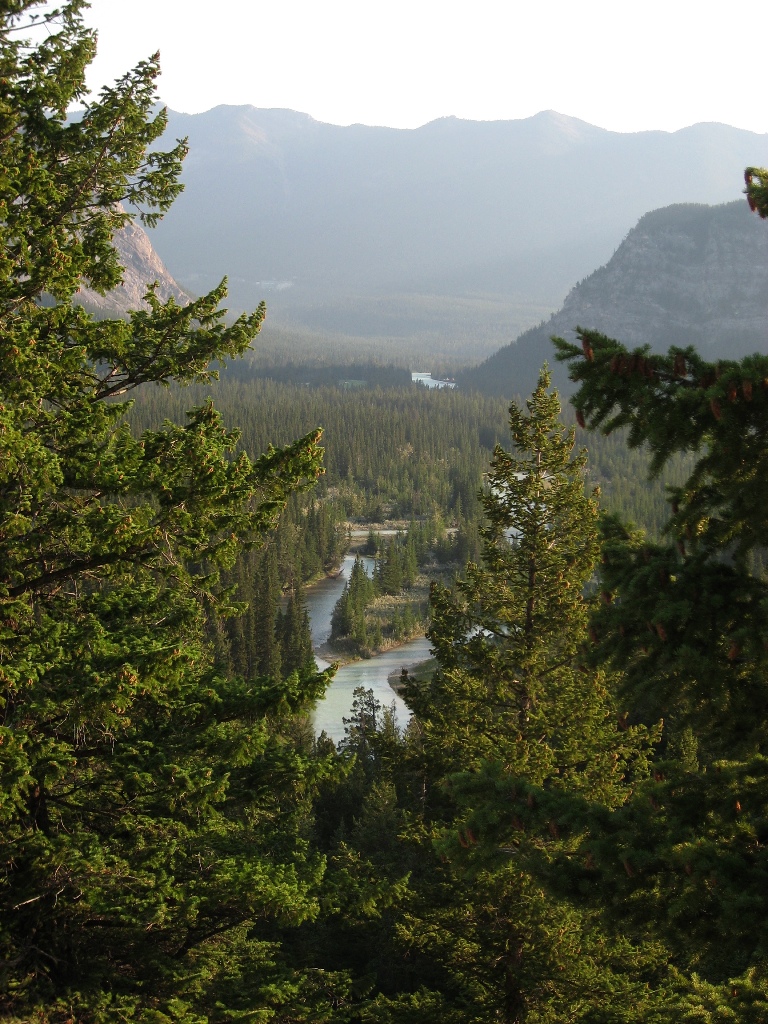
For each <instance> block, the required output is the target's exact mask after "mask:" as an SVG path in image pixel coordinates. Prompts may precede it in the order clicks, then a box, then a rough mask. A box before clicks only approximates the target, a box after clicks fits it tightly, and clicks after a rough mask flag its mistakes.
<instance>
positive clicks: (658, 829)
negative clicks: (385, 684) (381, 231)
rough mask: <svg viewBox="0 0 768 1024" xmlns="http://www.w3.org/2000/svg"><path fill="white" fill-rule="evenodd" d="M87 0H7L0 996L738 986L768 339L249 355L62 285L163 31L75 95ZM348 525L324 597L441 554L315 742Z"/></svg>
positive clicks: (765, 768) (301, 1006)
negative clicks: (562, 377)
mask: <svg viewBox="0 0 768 1024" xmlns="http://www.w3.org/2000/svg"><path fill="white" fill-rule="evenodd" d="M85 6H86V5H85V4H84V3H82V2H81V0H69V2H66V3H64V4H63V5H62V6H61V7H60V8H59V9H57V10H52V9H51V8H50V7H49V6H47V5H43V4H41V3H40V0H14V2H13V3H10V4H7V5H6V6H5V8H4V10H3V11H2V12H0V60H1V61H2V75H0V126H1V127H2V130H1V131H0V152H1V153H2V162H1V166H2V168H3V173H2V177H0V238H1V241H2V245H0V253H1V255H0V605H1V606H2V614H1V615H0V793H1V797H2V798H1V799H0V861H1V863H2V872H0V1020H2V1021H5V1022H8V1024H22V1022H24V1024H27V1022H35V1024H117V1022H123V1021H134V1022H140V1024H224V1022H231V1021H243V1022H245V1021H251V1022H252V1021H259V1022H274V1024H297V1022H306V1024H310V1022H313V1024H319V1022H328V1024H330V1022H334V1024H335V1022H349V1024H430V1022H434V1024H437V1022H440V1024H484V1022H488V1024H490V1022H504V1024H522V1022H530V1024H556V1022H557V1024H559V1022H563V1021H569V1022H582V1024H632V1022H636V1024H641V1022H642V1024H653V1022H657V1024H673V1022H674V1024H677V1022H684V1024H702V1022H703V1024H707V1022H711V1024H717V1022H726V1021H736V1022H743V1024H752V1022H760V1021H766V1022H768V953H767V952H766V946H767V944H768V935H766V920H767V919H768V916H767V914H766V905H765V903H766V892H765V875H766V870H767V869H768V859H767V857H766V841H767V840H768V826H767V825H766V822H767V821H768V810H767V809H768V762H767V761H766V756H767V754H768V751H767V750H766V744H767V742H768V738H767V737H766V718H765V705H766V683H767V680H768V581H767V580H766V577H765V572H764V569H763V565H764V560H765V559H764V551H765V547H766V529H767V526H768V524H766V508H768V501H767V500H766V486H767V485H766V479H768V477H767V476H766V473H765V465H766V460H768V452H767V451H766V437H767V436H768V429H767V424H768V387H766V381H768V357H765V356H759V355H755V356H750V357H747V358H745V359H743V360H741V361H740V362H736V361H720V362H718V363H717V364H710V363H708V362H706V361H705V360H704V359H702V358H701V356H700V355H699V354H698V353H697V352H696V351H695V350H694V349H692V348H689V349H683V348H672V349H670V351H669V352H668V354H666V355H659V354H652V353H651V351H650V349H649V348H647V347H645V348H640V349H636V350H634V351H629V350H628V349H627V348H625V347H624V346H623V345H622V344H621V342H620V341H617V340H614V339H611V338H607V337H605V336H603V335H601V334H598V333H596V332H594V331H586V330H583V331H581V332H580V336H579V344H570V343H566V342H565V341H562V340H557V339H555V342H554V346H553V349H552V353H551V358H552V359H553V360H554V359H559V360H561V361H563V362H564V363H565V364H566V365H567V367H568V370H569V372H570V376H571V379H572V381H573V382H574V384H575V385H576V390H575V394H574V396H573V399H572V409H569V408H566V409H563V408H561V403H560V400H559V399H558V397H557V395H556V394H555V393H554V392H553V391H552V389H551V387H550V379H549V374H548V371H547V369H546V367H545V368H543V369H542V371H541V374H540V377H539V381H538V386H537V387H536V389H535V391H534V392H533V394H532V395H530V396H526V395H524V396H510V398H509V401H507V400H504V401H502V400H491V399H487V398H481V397H479V396H476V395H473V394H463V393H461V392H460V391H457V392H449V391H442V392H440V391H437V392H428V391H425V390H421V389H419V388H417V387H412V386H410V385H409V384H407V382H406V383H399V382H398V380H397V379H392V378H391V377H389V376H387V374H386V373H384V372H383V373H382V377H381V379H379V380H373V379H372V380H370V381H369V383H368V385H367V386H366V387H364V388H355V389H352V390H350V389H347V388H344V387H342V386H339V384H338V381H337V382H336V383H334V381H333V379H332V378H330V377H326V376H324V375H323V374H320V375H318V376H316V377H315V379H313V380H310V381H301V380H299V379H293V378H292V377H285V375H283V379H280V380H277V379H269V378H268V377H267V376H266V375H265V374H264V373H263V372H261V371H260V374H259V375H258V376H257V375H256V374H255V373H252V372H251V371H249V370H248V367H247V366H243V365H242V364H239V363H238V360H239V359H240V357H241V356H242V355H243V354H244V353H246V352H248V351H249V349H250V347H251V346H252V345H253V344H254V343H256V344H258V340H257V335H258V332H259V329H260V327H261V324H262V321H263V318H264V312H265V311H264V308H263V307H262V306H260V307H258V308H257V309H256V310H255V311H254V312H253V313H252V314H248V315H244V316H242V317H240V318H239V319H237V320H236V321H233V322H228V321H227V320H226V318H225V316H224V312H223V308H222V303H223V302H224V301H225V297H226V287H225V285H224V284H222V285H221V286H220V287H219V288H217V289H215V290H214V291H213V292H211V293H210V294H208V295H205V296H202V297H201V298H199V299H195V300H193V301H192V302H191V303H190V304H189V305H187V306H184V307H181V306H179V305H178V304H177V303H176V302H175V301H174V300H173V299H169V300H168V301H167V302H161V301H160V300H159V299H158V298H157V297H156V296H155V295H154V294H153V292H152V290H151V288H150V289H149V292H148V308H147V309H146V310H140V311H135V312H133V313H131V314H129V315H128V316H127V317H126V318H125V319H119V320H97V319H94V318H93V317H92V316H91V315H90V314H89V313H88V312H87V311H86V310H84V309H83V308H82V307H81V306H79V305H77V304H76V302H75V301H74V299H75V296H76V295H77V292H78V289H79V288H80V287H81V285H82V284H83V283H86V284H87V285H89V286H92V287H94V288H96V289H100V290H103V291H107V290H109V289H112V288H115V287H118V286H119V283H120V279H121V267H120V265H119V263H118V262H117V259H116V255H115V251H114V249H113V247H112V245H111V238H112V236H113V234H114V232H115V231H116V230H117V229H118V228H119V227H120V226H121V225H123V224H125V223H126V222H127V221H128V220H129V219H130V217H131V216H139V217H140V218H141V219H143V220H144V221H145V222H148V223H150V224H151V223H152V222H153V221H154V220H155V219H156V218H158V217H160V216H162V214H163V212H164V211H165V210H167V209H168V207H169V206H170V204H171V203H172V202H173V200H174V198H175V197H176V195H177V194H178V190H179V185H178V175H179V173H180V168H181V161H182V160H183V158H184V156H185V149H186V147H185V143H184V142H183V141H181V142H179V143H178V144H177V146H176V147H175V148H174V149H173V150H171V151H169V152H155V151H153V150H152V146H153V144H154V143H155V142H156V140H157V139H158V138H159V137H160V136H161V135H162V133H163V129H164V127H165V114H164V112H163V111H162V110H160V111H159V110H158V108H157V107H156V103H155V101H156V89H155V83H156V78H157V75H158V73H159V67H158V63H157V58H152V59H151V60H149V61H147V62H144V63H142V64H140V65H138V67H137V68H136V69H134V70H133V71H131V72H129V73H128V74H126V76H125V77H124V78H122V79H121V80H119V81H118V82H117V83H115V85H114V86H112V87H110V88H107V89H105V90H103V91H102V93H101V94H100V96H99V97H98V99H96V100H90V101H88V102H87V105H86V107H85V111H84V113H83V116H82V117H81V118H79V119H71V118H68V116H67V111H68V109H69V108H70V106H71V105H72V104H73V103H74V102H76V101H79V100H84V99H85V98H86V87H85V81H84V75H85V71H86V68H87V67H88V65H89V63H90V62H91V61H92V59H93V57H94V54H95V38H94V34H93V33H92V32H91V31H90V30H89V29H88V27H87V25H86V24H85V23H84V21H83V17H84V11H85ZM746 184H747V202H748V203H749V206H750V208H751V210H752V211H753V213H755V214H756V215H759V216H760V217H762V218H765V217H766V216H768V171H764V170H760V169H755V168H749V169H748V170H747V172H746ZM129 211H137V212H136V213H131V212H129ZM766 230H768V227H766ZM222 365H225V366H226V367H227V368H226V369H224V370H223V372H222V374H221V377H220V379H218V380H217V379H216V376H215V374H216V368H217V367H220V366H222ZM262 371H263V367H262ZM393 523H394V524H397V526H398V527H399V528H400V532H399V534H397V535H393V534H384V533H383V531H382V527H383V525H384V524H393ZM352 526H355V527H356V528H357V529H358V530H359V531H360V532H362V535H363V542H362V545H361V546H362V547H363V548H364V550H365V552H366V553H367V554H368V555H369V556H371V557H374V558H375V568H374V571H373V576H372V578H369V576H368V574H367V573H366V572H365V571H364V570H363V567H362V566H363V563H362V562H361V561H358V562H357V565H356V568H355V570H353V573H352V577H351V578H350V581H349V585H348V587H347V589H346V590H345V592H344V594H345V596H344V598H343V600H342V601H341V602H340V604H339V605H338V606H337V612H336V613H335V620H336V621H335V628H336V629H337V633H338V635H339V636H340V637H343V638H346V639H347V640H349V641H351V642H354V643H356V644H358V647H359V649H360V651H363V649H365V648H367V647H369V646H371V645H372V646H374V647H376V646H378V642H379V640H382V641H384V640H385V639H386V638H387V637H386V636H385V634H386V632H387V630H389V629H390V628H391V629H392V639H395V640H397V639H399V638H400V637H402V636H403V635H406V634H407V633H408V631H409V629H412V628H418V624H419V623H414V622H413V621H410V623H406V622H403V618H402V616H403V614H404V613H403V611H402V609H401V608H400V606H398V616H400V617H399V619H398V620H397V623H395V622H394V620H393V621H383V620H382V621H378V622H377V623H373V619H371V618H370V617H368V618H367V617H366V616H367V609H368V608H369V607H370V604H371V602H372V601H373V600H375V599H389V598H395V597H396V596H397V595H400V594H402V593H403V592H406V593H407V592H408V591H409V589H412V588H413V587H414V586H415V585H416V583H417V581H418V579H419V578H420V574H421V573H423V571H424V570H425V569H429V570H430V571H433V570H434V571H433V576H432V577H431V579H432V586H431V590H430V596H429V606H428V607H426V606H425V607H424V608H423V609H419V613H418V614H419V615H420V616H423V625H424V626H426V628H427V630H428V636H429V639H430V642H431V645H432V649H433V651H434V655H435V665H434V670H430V671H427V672H424V673H419V674H414V675H413V676H408V675H407V673H406V674H405V675H404V677H403V678H402V680H401V686H402V692H403V694H404V696H405V699H406V701H407V704H408V706H409V708H410V709H411V711H412V717H411V719H410V721H409V722H408V724H407V726H403V725H402V723H399V722H398V721H397V719H396V716H395V714H394V712H393V710H392V708H390V707H388V706H383V705H382V704H380V703H379V702H377V701H376V700H375V699H374V698H373V695H372V693H371V692H370V691H366V690H364V689H361V690H359V691H358V692H357V693H356V695H355V702H354V706H353V708H352V710H351V713H350V715H349V717H348V718H347V719H346V720H345V736H344V739H343V740H342V741H341V742H340V743H339V744H334V743H333V742H332V741H331V740H330V739H329V738H328V737H327V736H326V735H324V734H321V735H320V736H316V735H314V732H313V729H312V726H311V712H312V709H313V707H314V706H315V704H316V702H317V701H318V699H319V698H320V697H321V695H322V694H323V693H324V692H325V690H326V689H327V687H328V685H329V683H330V681H331V677H332V675H333V669H330V670H328V671H327V672H321V671H319V670H318V669H317V667H316V663H315V660H314V656H313V652H312V646H311V639H310V634H309V624H308V621H307V613H306V604H305V594H306V588H307V586H308V585H310V584H311V582H312V581H313V580H316V579H317V578H319V577H322V576H323V575H324V574H326V573H328V572H332V571H334V570H335V569H336V567H337V566H338V564H339V561H340V559H341V557H342V555H343V554H344V553H345V552H346V551H347V549H348V546H349V544H350V540H351V532H350V531H351V528H352ZM435 567H437V568H438V569H439V570H440V571H439V572H438V571H436V570H435ZM403 607H404V606H403ZM419 622H422V619H420V620H419ZM372 624H373V628H374V629H379V631H380V634H381V636H380V637H378V636H373V637H372V636H371V635H370V629H371V626H372ZM398 631H399V636H398Z"/></svg>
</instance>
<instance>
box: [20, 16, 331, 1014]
mask: <svg viewBox="0 0 768 1024" xmlns="http://www.w3.org/2000/svg"><path fill="white" fill-rule="evenodd" d="M86 6H87V5H86V4H85V3H83V2H81V0H71V2H68V3H64V4H62V5H61V7H60V8H58V9H57V10H53V9H51V7H50V6H49V5H44V4H41V3H39V2H38V0H13V2H11V3H7V4H5V5H4V6H3V8H2V11H1V12H0V66H1V69H2V73H1V74H0V166H2V175H0V243H1V244H0V252H2V256H1V257H0V785H1V786H2V793H3V800H2V802H0V862H1V863H2V871H1V872H0V1015H2V1016H3V1017H4V1018H5V1019H11V1020H19V1021H20V1020H33V1019H34V1020H36V1021H40V1022H45V1021H51V1022H53V1021H55V1022H59V1021H62V1020H67V1019H72V1020H78V1021H88V1022H96V1021H102V1020H112V1021H114V1020H117V1019H127V1018H132V1019H135V1020H145V1021H148V1020H150V1019H151V1020H155V1021H171V1020H173V1021H178V1022H181V1021H185V1022H188V1024H191V1022H192V1021H195V1022H198V1021H201V1020H203V1019H207V1018H208V1016H209V1015H216V1016H217V1017H219V1018H220V1017H221V1016H222V1015H224V1016H229V1017H232V1016H236V1015H238V1014H241V1015H247V1016H250V1017H253V1016H254V1015H256V1016H259V1017H260V1018H261V1019H269V1018H270V1017H271V1016H274V1014H275V1013H277V1012H278V1010H279V1007H280V1005H281V1004H283V1003H285V1002H286V1001H288V1000H293V1002H294V1003H295V1006H296V1007H297V1009H296V1013H297V1014H300V1012H303V1011H300V1010H299V1009H298V1007H300V1006H301V1005H303V1003H302V1000H303V996H302V995H300V994H297V993H301V992H302V991H308V990H309V988H311V979H308V980H307V984H306V985H305V984H304V982H303V981H302V979H301V977H299V976H297V975H296V973H295V972H293V971H292V970H291V968H290V966H289V965H286V963H285V962H284V961H283V960H281V957H280V954H279V951H277V950H276V948H275V946H274V944H273V942H272V939H273V935H272V932H271V929H273V928H274V927H275V923H276V922H280V923H282V924H284V925H289V924H290V923H292V922H293V923H296V922H298V921H300V920H302V919H304V918H306V917H308V916H311V915H313V914H314V913H315V912H316V906H317V905H316V901H315V893H316V891H317V883H318V881H319V877H320V874H321V871H322V863H321V861H320V859H319V858H317V857H314V856H313V855H312V854H311V853H309V852H308V850H307V848H306V844H304V843H303V842H302V839H301V835H302V830H303V829H304V820H305V816H306V806H305V798H304V797H303V796H302V793H306V788H303V789H302V787H306V781H307V779H308V774H307V773H308V771H309V770H310V769H309V765H308V762H307V758H306V757H305V756H304V755H302V753H301V752H300V750H298V749H297V748H296V747H295V745H294V744H292V743H291V742H290V740H289V729H290V723H291V717H292V715H294V714H295V713H298V712H300V711H301V710H302V709H303V708H304V707H306V705H307V703H308V702H309V701H311V700H312V699H313V698H315V697H316V696H317V695H318V693H319V692H320V691H321V690H322V686H323V681H322V679H321V678H319V677H315V678H312V679H307V680H305V681H304V682H302V683H299V681H298V680H297V679H295V678H294V679H292V680H291V681H289V683H286V684H280V683H275V682H264V681H249V682H248V683H247V684H245V683H243V682H242V681H240V680H238V679H227V678H224V677H222V676H221V674H219V673H218V672H216V671H215V670H214V668H213V665H212V656H211V650H210V647H209V645H208V644H207V643H206V641H205V638H204V625H205V621H206V619H208V620H209V621H210V620H211V619H215V618H216V617H217V616H219V615H221V614H226V613H227V612H228V611H235V610H237V609H236V607H235V606H232V605H231V604H230V602H229V599H228V597H227V595H226V593H225V592H223V591H222V589H221V587H220V586H219V584H218V572H219V570H220V569H226V568H227V567H229V566H230V565H231V563H232V560H233V558H234V555H235V553H236V552H237V550H238V549H239V547H240V546H241V545H246V546H248V545H252V544H254V543H257V542H258V541H259V538H260V537H261V536H262V535H263V533H264V531H265V530H266V529H267V528H269V527H270V526H271V525H272V524H274V522H275V519H276V516H277V514H278V512H279V510H280V509H281V508H282V506H283V505H284V503H285V501H286V499H287V497H288V496H289V495H290V493H291V492H292V491H294V490H295V489H296V488H297V487H301V486H305V485H309V484H310V483H312V482H313V481H314V479H315V477H316V475H317V473H318V471H319V464H320V463H319V460H320V451H319V449H318V447H317V437H318V435H317V433H316V432H315V433H313V434H311V435H308V436H307V437H305V438H304V439H303V440H301V441H299V442H296V443H295V444H293V445H290V446H288V447H286V448H283V449H279V450H276V449H272V450H270V451H269V452H268V453H267V454H266V455H264V456H262V457H261V458H260V459H257V460H256V461H255V462H253V461H251V460H250V459H249V458H248V457H247V456H246V455H245V454H244V453H240V454H238V453H237V452H236V445H237V439H238V438H237V434H236V433H234V432H230V431H227V430H226V429H225V427H224V426H223V423H222V420H221V418H220V416H219V414H218V413H217V412H216V410H215V409H214V408H213V405H212V403H211V402H210V401H206V402H204V404H202V405H201V406H199V407H198V408H195V409H193V410H192V411H191V412H190V413H189V415H188V417H187V420H186V422H185V423H184V424H183V425H179V424H176V423H172V422H166V423H165V424H164V425H163V426H162V427H160V428H159V429H151V430H143V431H138V430H137V431H135V432H132V431H131V429H129V426H128V425H127V422H126V414H127V413H128V411H129V403H127V402H126V396H128V395H130V394H131V393H134V392H136V390H137V389H140V388H141V386H142V385H144V384H148V383H160V384H169V383H174V384H185V383H189V382H191V381H198V382H206V381H208V380H210V379H211V376H212V375H211V372H210V371H209V364H210V363H211V361H212V360H213V361H216V360H220V359H222V358H224V357H228V356H236V355H238V354H239V353H241V352H243V351H244V350H245V349H246V348H247V347H248V345H249V344H250V342H251V341H252V340H253V338H254V336H255V334H256V333H257V331H258V329H259V326H260V324H261V321H262V318H263V308H260V309H259V310H257V311H256V313H254V314H252V315H247V316H243V317H241V318H239V319H238V320H236V321H235V322H234V323H233V324H232V325H231V326H226V325H225V323H224V319H223V311H222V310H220V309H219V303H220V300H221V299H222V298H223V297H224V294H225V290H224V287H223V285H222V286H220V287H219V288H217V289H216V290H214V292H212V293H211V294H209V295H207V296H204V297H202V298H200V299H198V300H195V301H194V302H191V303H190V304H189V305H187V306H185V307H183V308H180V307H179V306H178V305H177V304H176V303H175V302H174V301H173V300H169V301H168V302H166V303H162V302H160V301H159V300H158V299H157V297H156V296H155V295H154V293H153V291H152V289H151V288H150V290H149V292H148V295H147V302H148V309H146V310H141V311H136V312H134V313H132V314H131V315H130V316H129V317H128V318H127V319H126V320H117V321H108V320H104V321H98V322H97V321H95V320H94V319H93V318H92V317H90V316H89V315H88V314H87V313H86V312H85V311H84V310H83V309H82V308H80V307H78V306H76V305H75V304H74V303H73V301H72V300H73V297H74V295H75V293H76V291H77V289H78V288H79V287H80V285H81V283H83V282H87V283H89V284H90V285H92V286H94V287H96V288H98V289H102V290H103V289H108V288H111V287H113V286H116V285H118V284H119V283H120V279H121V268H120V265H119V262H118V258H117V254H116V251H115V250H114V248H113V247H112V244H111V236H112V233H113V232H114V231H115V230H116V229H117V228H119V227H120V226H121V225H123V224H125V223H126V222H127V221H128V220H129V219H130V216H131V215H130V214H129V213H128V212H127V210H128V209H129V208H131V207H134V208H135V207H138V208H139V209H141V210H143V213H142V217H143V219H144V220H145V221H147V222H149V223H152V222H153V221H154V220H155V219H156V218H157V217H158V216H159V215H160V214H161V213H162V212H163V211H164V210H165V209H166V208H167V207H168V205H169V203H170V202H171V201H172V199H173V197H174V196H175V195H176V194H177V193H178V191H179V187H180V186H179V185H178V181H177V175H178V172H179V166H180V160H181V157H182V156H183V153H184V149H185V146H184V145H183V144H181V143H180V144H179V145H178V146H177V147H175V149H173V150H172V151H170V152H168V153H162V152H148V151H147V147H148V146H150V145H151V144H152V142H153V141H154V140H155V139H156V138H157V137H158V136H159V135H160V134H161V132H162V131H163V129H164V127H165V123H166V119H165V114H164V113H160V114H155V113H154V112H153V110H154V103H155V99H156V97H155V86H154V82H155V78H156V75H157V72H158V67H157V60H156V59H155V58H152V59H150V60H149V61H147V62H144V63H142V64H140V65H139V66H138V67H137V68H136V69H135V70H134V71H132V72H130V73H128V74H127V75H126V76H125V77H124V78H122V79H120V80H119V81H118V82H117V83H116V84H115V85H114V86H113V87H111V88H107V89H105V90H103V91H102V93H101V96H100V98H99V99H98V100H97V101H95V102H87V105H86V108H85V111H84V113H83V116H82V117H81V118H80V119H69V118H68V117H67V110H68V108H69V107H70V105H72V104H73V103H74V102H76V101H78V100H82V99H84V97H85V96H86V87H85V79H84V75H85V69H86V66H87V64H88V63H89V62H90V60H91V59H92V57H93V54H94V48H95V36H94V34H93V33H92V32H89V31H88V30H87V29H86V28H85V27H84V25H83V22H82V17H81V14H82V11H83V9H84V8H85V7H86ZM36 15H39V19H38V21H39V26H38V27H37V28H36V27H35V26H33V25H30V21H33V20H34V19H35V16H36ZM120 204H125V205H124V206H123V205H120ZM299 779H302V780H303V781H302V783H301V786H299V785H298V780H299ZM307 998H308V999H309V998H310V996H307Z"/></svg>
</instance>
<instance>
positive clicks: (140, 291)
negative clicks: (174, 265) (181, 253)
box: [77, 224, 192, 317]
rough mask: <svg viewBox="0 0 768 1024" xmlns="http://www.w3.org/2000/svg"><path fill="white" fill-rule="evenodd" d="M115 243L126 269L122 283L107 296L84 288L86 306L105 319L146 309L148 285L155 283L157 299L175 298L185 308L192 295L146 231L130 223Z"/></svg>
mask: <svg viewBox="0 0 768 1024" xmlns="http://www.w3.org/2000/svg"><path fill="white" fill-rule="evenodd" d="M113 242H114V245H115V248H116V249H117V251H118V253H119V255H120V262H121V263H122V265H123V267H124V268H125V274H124V275H123V283H122V284H121V285H119V286H118V287H117V288H114V289H113V290H112V291H110V292H107V294H106V295H100V294H99V293H98V292H96V291H94V290H93V289H92V288H83V289H82V290H81V291H80V293H79V294H78V296H77V300H78V302H80V303H81V304H82V305H83V306H85V307H86V308H87V309H89V310H92V311H93V312H94V313H96V314H97V315H99V316H105V317H108V316H122V315H123V314H124V313H126V312H128V310H130V309H145V308H146V306H147V304H146V302H145V301H144V296H145V294H146V292H147V286H148V285H150V284H152V283H153V282H154V281H156V282H157V295H158V298H160V299H163V300H166V299H168V298H170V297H171V296H173V297H174V298H175V299H176V301H177V302H179V303H180V304H182V305H184V304H185V303H187V302H189V301H190V299H191V298H192V296H191V295H190V294H189V293H188V292H186V291H185V290H184V289H183V288H182V287H181V286H180V285H179V284H177V283H176V281H175V280H174V279H173V277H171V275H170V273H169V272H168V269H167V268H166V266H165V264H164V263H163V261H162V260H161V259H160V257H159V256H158V255H157V253H156V252H155V250H154V249H153V247H152V243H151V242H150V240H149V236H148V235H147V233H146V231H144V229H143V228H141V227H140V226H139V225H138V224H128V225H127V226H126V227H124V228H123V229H122V230H121V231H118V232H117V234H116V235H115V237H114V239H113Z"/></svg>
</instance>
